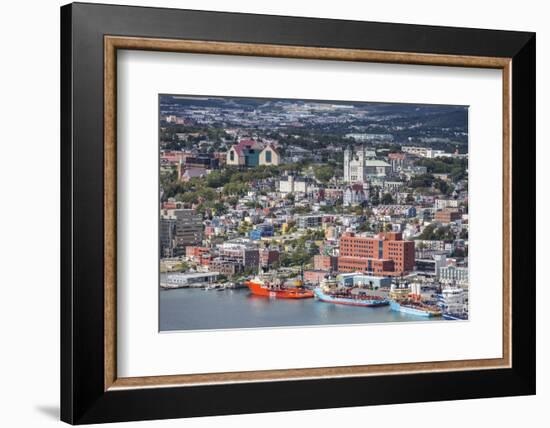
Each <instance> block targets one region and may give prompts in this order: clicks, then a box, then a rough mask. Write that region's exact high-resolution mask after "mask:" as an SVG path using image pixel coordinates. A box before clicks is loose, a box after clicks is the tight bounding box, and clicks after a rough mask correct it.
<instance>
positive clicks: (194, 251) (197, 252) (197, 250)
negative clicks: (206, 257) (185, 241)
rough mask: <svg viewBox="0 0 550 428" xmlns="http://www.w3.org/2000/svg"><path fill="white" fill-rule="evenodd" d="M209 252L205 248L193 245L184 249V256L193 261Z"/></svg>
mask: <svg viewBox="0 0 550 428" xmlns="http://www.w3.org/2000/svg"><path fill="white" fill-rule="evenodd" d="M209 251H210V250H209V249H208V248H206V247H196V246H193V245H188V246H187V247H185V255H186V256H187V257H193V258H195V259H197V260H198V259H200V258H202V256H203V254H206V253H208V252H209Z"/></svg>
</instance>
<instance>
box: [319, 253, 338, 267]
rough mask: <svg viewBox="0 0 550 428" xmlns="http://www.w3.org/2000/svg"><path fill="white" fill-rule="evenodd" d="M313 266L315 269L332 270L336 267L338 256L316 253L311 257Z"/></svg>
mask: <svg viewBox="0 0 550 428" xmlns="http://www.w3.org/2000/svg"><path fill="white" fill-rule="evenodd" d="M313 267H314V269H315V270H324V271H333V270H336V269H337V268H338V258H337V257H334V256H325V255H322V254H317V255H316V256H314V257H313Z"/></svg>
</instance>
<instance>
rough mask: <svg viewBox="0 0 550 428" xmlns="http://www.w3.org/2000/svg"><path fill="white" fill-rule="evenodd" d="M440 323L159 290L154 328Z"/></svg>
mask: <svg viewBox="0 0 550 428" xmlns="http://www.w3.org/2000/svg"><path fill="white" fill-rule="evenodd" d="M405 321H416V322H437V321H440V322H443V321H444V320H443V319H442V318H440V317H437V318H426V317H418V316H414V315H408V314H404V313H402V312H395V311H392V310H390V307H389V306H382V307H374V308H365V307H356V306H343V305H335V304H332V303H324V302H320V301H318V300H316V299H299V300H294V299H270V298H266V297H259V296H252V295H251V294H250V292H249V291H248V289H237V290H219V291H218V290H203V289H200V288H179V289H171V290H162V289H161V291H160V330H161V331H176V330H211V329H216V330H221V329H236V328H254V327H289V326H296V327H298V326H318V325H338V324H366V323H386V322H405Z"/></svg>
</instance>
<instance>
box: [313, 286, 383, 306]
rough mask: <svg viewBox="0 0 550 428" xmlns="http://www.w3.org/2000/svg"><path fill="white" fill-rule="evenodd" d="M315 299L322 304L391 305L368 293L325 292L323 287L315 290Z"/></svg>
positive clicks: (381, 298)
mask: <svg viewBox="0 0 550 428" xmlns="http://www.w3.org/2000/svg"><path fill="white" fill-rule="evenodd" d="M313 293H314V294H315V297H316V298H317V299H318V300H320V301H321V302H326V303H334V304H336V305H349V306H364V307H377V306H386V305H389V303H390V301H389V300H388V299H386V298H384V297H381V296H375V295H370V294H366V293H356V294H352V293H350V292H345V291H335V292H325V291H323V289H322V288H321V287H316V288H314V289H313Z"/></svg>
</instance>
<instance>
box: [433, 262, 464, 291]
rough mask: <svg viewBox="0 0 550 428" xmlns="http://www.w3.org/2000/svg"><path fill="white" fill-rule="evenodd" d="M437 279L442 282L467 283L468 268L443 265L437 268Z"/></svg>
mask: <svg viewBox="0 0 550 428" xmlns="http://www.w3.org/2000/svg"><path fill="white" fill-rule="evenodd" d="M439 280H440V281H441V282H442V283H444V284H450V283H453V284H457V285H462V286H465V285H468V268H467V267H457V266H445V267H442V268H441V269H439Z"/></svg>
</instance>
